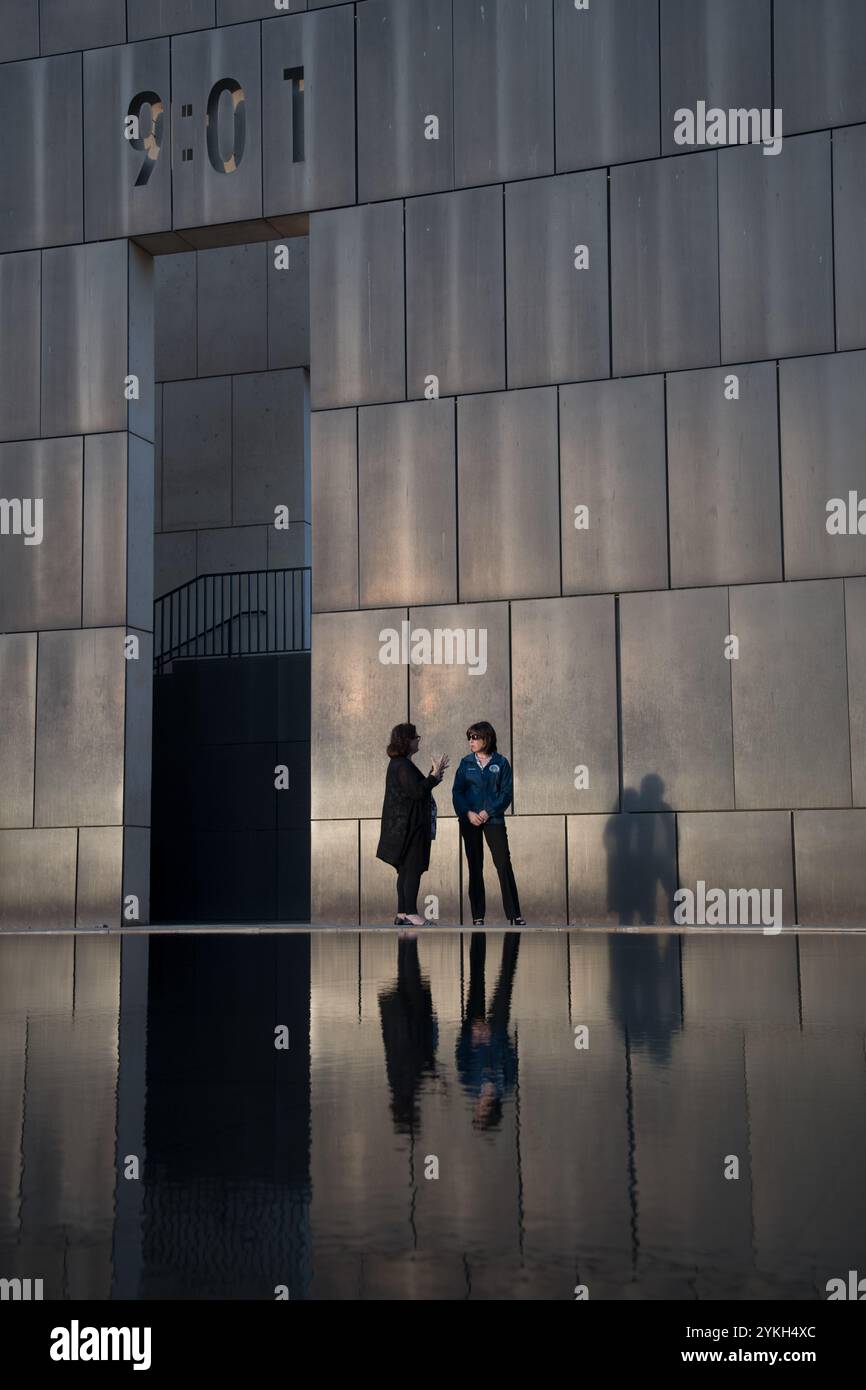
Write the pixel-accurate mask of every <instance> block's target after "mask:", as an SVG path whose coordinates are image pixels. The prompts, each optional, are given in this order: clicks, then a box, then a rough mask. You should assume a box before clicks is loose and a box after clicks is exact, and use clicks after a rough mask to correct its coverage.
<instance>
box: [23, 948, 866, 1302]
mask: <svg viewBox="0 0 866 1390" xmlns="http://www.w3.org/2000/svg"><path fill="white" fill-rule="evenodd" d="M864 1000H866V940H864V939H863V938H862V937H857V936H845V935H838V936H837V935H833V934H830V933H824V934H821V933H813V934H807V933H803V934H800V935H787V934H783V935H781V936H777V937H765V936H762V935H758V934H755V935H752V934H743V935H740V934H736V935H735V934H733V933H730V932H729V933H727V934H725V933H723V932H713V933H710V932H707V933H702V932H699V931H698V932H692V933H688V934H684V935H677V934H658V935H655V934H651V933H643V932H628V931H626V932H615V933H605V932H592V931H573V932H541V931H536V932H523V933H519V932H504V933H503V932H496V933H494V932H488V933H487V934H485V933H471V932H465V933H462V934H459V933H437V932H433V931H430V932H424V931H422V932H420V933H419V934H418V936H417V938H412V937H407V936H402V937H401V936H399V935H398V934H397V933H396V932H390V931H377V932H369V933H363V932H362V933H349V932H341V933H332V932H327V933H316V932H312V933H308V934H304V933H300V932H299V933H273V934H261V935H228V934H223V935H198V934H197V935H187V936H184V935H180V934H179V935H168V934H166V935H156V934H155V935H152V936H146V935H139V936H128V937H124V938H121V937H120V936H118V935H111V936H89V935H88V936H79V937H77V938H76V937H74V936H72V935H69V936H41V935H40V936H37V935H35V934H34V935H32V936H28V935H21V936H15V937H5V938H0V1203H2V1206H0V1277H4V1278H14V1277H19V1278H27V1277H29V1278H34V1279H35V1278H41V1279H43V1281H44V1294H45V1297H46V1298H57V1299H60V1298H93V1299H107V1298H145V1299H147V1298H227V1297H228V1298H264V1299H272V1298H274V1296H275V1293H274V1291H275V1289H277V1288H278V1287H280V1286H282V1287H283V1288H284V1289H285V1291H286V1292H287V1293H288V1295H289V1296H290V1297H291V1298H292V1299H374V1298H389V1299H394V1298H397V1299H404V1298H405V1299H419V1298H420V1299H424V1298H431V1299H438V1298H447V1299H466V1298H505V1299H523V1298H545V1299H574V1297H575V1289H576V1288H578V1287H582V1288H585V1289H586V1291H587V1293H588V1296H589V1298H590V1299H624V1298H628V1299H659V1298H671V1299H688V1300H694V1299H716V1298H742V1299H764V1298H790V1299H813V1298H825V1297H826V1292H825V1289H826V1283H827V1281H828V1279H831V1278H835V1277H846V1276H847V1272H848V1270H849V1269H866V1266H864V1264H863V1261H864V1258H866V1199H864V1195H863V1187H864V1184H863V1171H864V1165H866V1047H864V1043H866V1004H864Z"/></svg>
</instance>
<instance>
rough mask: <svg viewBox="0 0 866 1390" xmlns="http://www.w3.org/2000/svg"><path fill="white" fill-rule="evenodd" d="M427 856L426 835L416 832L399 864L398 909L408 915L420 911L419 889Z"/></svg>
mask: <svg viewBox="0 0 866 1390" xmlns="http://www.w3.org/2000/svg"><path fill="white" fill-rule="evenodd" d="M426 857H427V845H426V843H425V840H424V836H423V835H420V834H415V835H413V836H412V837H411V839H410V840H409V843H408V845H407V846H406V849H405V850H404V852H403V858H402V859H401V860H400V863H399V864H398V865H397V911H398V913H401V914H404V915H407V914H408V913H410V912H414V913H415V914H416V915H417V913H418V889H419V888H420V886H421V875H422V874H423V872H424V860H425V858H426Z"/></svg>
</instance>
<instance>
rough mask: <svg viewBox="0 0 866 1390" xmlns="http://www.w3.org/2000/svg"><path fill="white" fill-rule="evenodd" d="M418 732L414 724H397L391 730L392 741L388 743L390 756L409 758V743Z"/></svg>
mask: <svg viewBox="0 0 866 1390" xmlns="http://www.w3.org/2000/svg"><path fill="white" fill-rule="evenodd" d="M417 732H418V730H417V729H416V728H415V725H414V724H395V725H394V727H393V729H392V730H391V742H390V743H389V744H388V749H387V752H388V757H389V758H408V756H409V751H410V750H409V744H410V743H411V742H412V740H413V738H415V736H416V734H417Z"/></svg>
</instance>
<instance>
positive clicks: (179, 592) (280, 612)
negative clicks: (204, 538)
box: [153, 566, 312, 675]
mask: <svg viewBox="0 0 866 1390" xmlns="http://www.w3.org/2000/svg"><path fill="white" fill-rule="evenodd" d="M311 624H312V594H311V585H310V569H309V567H308V566H301V567H298V568H295V569H284V570H233V571H227V572H224V573H222V574H200V575H197V576H196V578H195V579H190V580H188V581H187V582H186V584H179V585H178V586H177V587H176V588H174V589H170V590H169V591H168V593H165V594H161V595H160V597H159V598H158V599H156V601H155V603H154V605H153V669H154V672H155V674H157V675H158V674H160V673H161V672H162V671H164V669H165V667H166V666H167V665H168V664H169V663H170V662H172V661H176V660H178V659H179V658H182V657H183V658H187V657H200V656H258V655H264V654H270V653H278V652H299V651H309V649H310V628H311Z"/></svg>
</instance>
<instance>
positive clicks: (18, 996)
mask: <svg viewBox="0 0 866 1390" xmlns="http://www.w3.org/2000/svg"><path fill="white" fill-rule="evenodd" d="M0 963H2V968H0V1028H2V1032H3V1039H2V1047H0V1055H2V1058H3V1068H2V1074H0V1200H2V1214H0V1265H2V1271H0V1272H2V1275H3V1276H4V1277H6V1278H14V1277H20V1278H39V1279H43V1280H44V1297H45V1298H46V1299H58V1298H74V1299H105V1298H109V1297H110V1296H111V1291H112V1278H113V1255H114V1249H113V1247H114V1241H115V1198H116V1196H117V1197H120V1196H121V1195H125V1194H121V1192H120V1191H119V1189H120V1188H121V1187H122V1186H123V1181H122V1179H121V1180H118V1179H117V1177H116V1166H115V1165H116V1152H115V1125H116V1122H117V1114H118V1111H117V1096H118V1082H119V1075H118V1071H119V1069H118V1017H119V1011H120V984H121V941H120V939H119V938H118V937H116V936H115V937H111V938H108V939H106V938H97V937H93V936H85V937H78V938H74V937H71V936H65V937H62V938H57V937H45V936H40V937H28V936H12V937H7V938H6V939H4V940H3V941H2V942H0ZM132 1041H133V1040H132V1038H130V1042H132ZM137 1100H138V1106H139V1108H140V1107H141V1105H142V1102H143V1097H142V1095H141V1093H139V1095H138V1098H137ZM131 1133H132V1131H131V1130H130V1129H129V1127H127V1129H126V1134H125V1137H126V1138H129V1137H130V1135H131ZM132 1151H133V1152H135V1151H137V1150H135V1149H133V1150H132ZM126 1186H127V1187H128V1188H135V1187H136V1186H137V1184H135V1183H129V1184H126ZM116 1189H118V1190H117V1191H116Z"/></svg>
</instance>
